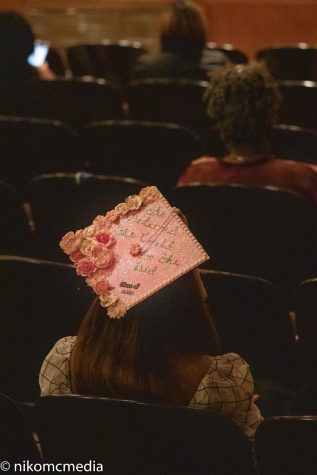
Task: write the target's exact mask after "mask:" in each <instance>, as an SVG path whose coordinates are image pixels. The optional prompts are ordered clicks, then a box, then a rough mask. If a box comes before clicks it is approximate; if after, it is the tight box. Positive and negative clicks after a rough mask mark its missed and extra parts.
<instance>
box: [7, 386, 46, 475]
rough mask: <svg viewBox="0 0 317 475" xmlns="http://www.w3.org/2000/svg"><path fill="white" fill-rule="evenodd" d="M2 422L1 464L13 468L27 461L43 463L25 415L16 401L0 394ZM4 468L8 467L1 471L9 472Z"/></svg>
mask: <svg viewBox="0 0 317 475" xmlns="http://www.w3.org/2000/svg"><path fill="white" fill-rule="evenodd" d="M0 420H1V424H0V439H1V447H0V456H1V463H2V464H5V462H7V463H9V464H10V465H11V467H12V468H13V466H14V464H15V463H19V464H21V463H23V462H25V461H26V460H28V461H29V462H30V463H36V462H41V457H40V454H39V452H38V450H37V447H36V444H35V441H34V438H33V435H32V432H31V429H30V426H29V423H28V421H27V418H26V416H25V414H24V413H23V411H22V410H21V409H20V407H19V406H18V404H17V403H16V402H15V401H13V400H12V399H11V398H9V397H8V396H6V395H4V394H0ZM4 467H6V465H3V468H2V466H1V471H7V470H5V469H4ZM18 469H19V467H18V468H17V470H18ZM8 470H9V469H8ZM21 472H22V470H21ZM8 473H9V472H8Z"/></svg>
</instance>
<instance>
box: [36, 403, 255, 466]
mask: <svg viewBox="0 0 317 475" xmlns="http://www.w3.org/2000/svg"><path fill="white" fill-rule="evenodd" d="M35 416H36V422H37V427H38V433H39V439H40V443H41V447H42V450H43V456H44V459H45V461H47V462H73V463H78V462H82V463H85V462H87V461H89V460H94V461H96V463H98V462H99V463H102V464H103V473H104V474H108V475H112V474H118V475H119V474H120V475H124V474H129V475H149V474H154V473H155V474H160V475H168V474H169V475H171V474H173V475H198V474H199V475H207V474H208V475H255V471H254V465H253V461H252V456H251V446H250V444H249V442H248V441H247V439H246V438H245V436H244V435H243V434H242V432H241V429H240V428H239V427H238V426H237V425H236V424H235V423H234V422H232V421H231V420H230V419H229V418H227V417H225V416H222V415H219V414H212V413H211V412H208V411H201V410H199V409H192V408H188V407H182V406H163V405H153V404H145V403H141V402H135V401H127V400H118V399H107V398H105V397H97V396H95V397H94V396H80V395H63V396H62V395H58V396H44V397H41V398H40V400H39V401H38V403H37V404H36V407H35Z"/></svg>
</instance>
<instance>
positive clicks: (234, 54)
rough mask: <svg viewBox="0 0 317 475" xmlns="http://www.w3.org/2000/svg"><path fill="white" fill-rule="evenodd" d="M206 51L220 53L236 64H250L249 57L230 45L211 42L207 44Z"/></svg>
mask: <svg viewBox="0 0 317 475" xmlns="http://www.w3.org/2000/svg"><path fill="white" fill-rule="evenodd" d="M206 49H211V50H216V51H220V52H221V53H223V54H224V55H225V56H227V58H228V60H229V61H230V62H231V63H234V64H246V63H248V62H249V58H248V56H247V55H246V54H245V53H243V51H240V50H239V49H237V48H235V47H234V46H233V45H232V44H230V43H214V42H212V41H209V42H208V43H207V44H206Z"/></svg>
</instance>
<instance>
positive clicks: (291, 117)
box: [278, 81, 317, 129]
mask: <svg viewBox="0 0 317 475" xmlns="http://www.w3.org/2000/svg"><path fill="white" fill-rule="evenodd" d="M279 88H280V91H281V94H282V105H281V110H280V112H279V119H278V121H279V122H280V123H281V124H290V125H300V126H302V127H306V128H308V129H317V114H316V110H317V82H313V81H279Z"/></svg>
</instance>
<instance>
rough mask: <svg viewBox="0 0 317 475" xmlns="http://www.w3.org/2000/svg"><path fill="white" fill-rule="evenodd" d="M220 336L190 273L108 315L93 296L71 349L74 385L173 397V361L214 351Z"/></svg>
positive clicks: (89, 390) (115, 393) (143, 397)
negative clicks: (121, 315) (119, 314)
mask: <svg viewBox="0 0 317 475" xmlns="http://www.w3.org/2000/svg"><path fill="white" fill-rule="evenodd" d="M218 350H219V348H218V338H217V335H216V332H215V329H214V327H213V322H212V319H211V316H210V314H209V313H208V310H207V307H206V305H205V303H204V301H203V299H202V297H201V295H200V293H199V290H198V288H197V284H196V281H195V277H194V275H193V273H188V274H186V275H185V276H183V277H181V278H179V279H178V280H176V281H175V282H173V283H172V284H170V285H168V286H167V287H165V288H164V289H162V290H161V291H159V292H157V293H156V294H154V295H153V296H152V297H149V298H148V299H146V300H145V301H144V302H141V303H140V304H138V305H137V306H135V307H134V308H132V309H130V310H129V311H128V313H127V315H126V316H125V317H124V318H122V319H120V320H115V319H110V318H109V317H107V315H106V313H105V309H103V308H101V307H100V306H99V301H98V300H96V301H95V302H94V304H93V305H92V307H91V309H90V310H89V312H88V314H87V315H86V317H85V318H84V320H83V322H82V324H81V326H80V328H79V332H78V336H77V340H76V343H75V346H74V349H73V351H72V355H71V362H70V374H71V385H72V390H73V391H75V392H78V393H81V394H99V395H104V396H108V397H118V398H129V399H136V400H140V401H147V402H169V403H171V402H173V400H174V399H175V391H176V392H177V391H178V389H179V390H180V388H176V387H175V378H174V377H173V369H172V366H173V361H174V359H175V358H177V357H179V355H193V357H194V358H195V356H194V355H198V356H199V355H206V354H215V353H217V352H218Z"/></svg>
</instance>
